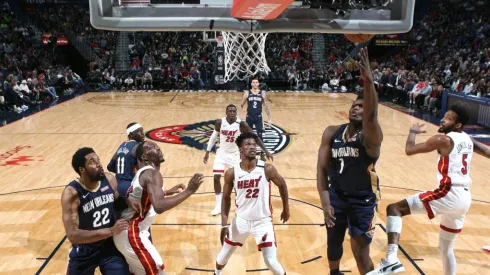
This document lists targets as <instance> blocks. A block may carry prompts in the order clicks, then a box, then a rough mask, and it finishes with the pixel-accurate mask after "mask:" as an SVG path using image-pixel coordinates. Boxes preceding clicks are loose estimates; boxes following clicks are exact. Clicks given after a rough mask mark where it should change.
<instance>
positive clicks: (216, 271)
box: [214, 268, 223, 275]
mask: <svg viewBox="0 0 490 275" xmlns="http://www.w3.org/2000/svg"><path fill="white" fill-rule="evenodd" d="M214 274H215V275H222V274H223V270H219V269H216V268H215V269H214Z"/></svg>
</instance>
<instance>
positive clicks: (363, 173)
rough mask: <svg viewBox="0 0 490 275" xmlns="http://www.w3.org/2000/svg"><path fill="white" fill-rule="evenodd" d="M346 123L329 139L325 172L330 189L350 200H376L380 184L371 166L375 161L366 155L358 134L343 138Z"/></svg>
mask: <svg viewBox="0 0 490 275" xmlns="http://www.w3.org/2000/svg"><path fill="white" fill-rule="evenodd" d="M347 125H348V124H344V125H341V126H340V128H339V130H338V131H337V132H336V133H335V135H334V136H333V138H332V141H331V142H332V144H331V148H332V149H331V153H332V154H331V156H332V157H331V163H330V168H329V171H328V175H329V182H330V184H331V188H333V189H335V190H337V191H339V192H340V193H341V194H345V195H348V196H353V197H371V196H373V195H376V197H377V199H379V183H378V177H377V175H376V171H375V169H374V166H375V164H376V161H377V159H378V158H373V157H371V156H369V155H368V154H367V152H366V149H365V148H364V146H363V145H362V142H361V135H360V133H358V134H357V135H355V136H354V137H352V138H351V139H349V140H346V139H345V134H346V129H347Z"/></svg>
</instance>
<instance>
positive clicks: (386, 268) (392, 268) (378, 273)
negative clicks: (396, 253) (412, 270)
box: [366, 259, 405, 275]
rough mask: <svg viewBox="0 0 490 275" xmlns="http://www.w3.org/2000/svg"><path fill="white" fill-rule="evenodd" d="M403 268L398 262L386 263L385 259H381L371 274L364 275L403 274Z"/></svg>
mask: <svg viewBox="0 0 490 275" xmlns="http://www.w3.org/2000/svg"><path fill="white" fill-rule="evenodd" d="M404 271H405V268H404V267H403V265H402V263H401V262H400V260H398V259H397V260H396V261H394V262H388V261H386V260H385V259H381V262H380V263H379V264H378V266H377V267H376V268H375V269H374V270H373V271H371V272H368V273H367V274H366V275H388V274H395V273H400V272H404Z"/></svg>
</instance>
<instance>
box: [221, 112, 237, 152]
mask: <svg viewBox="0 0 490 275" xmlns="http://www.w3.org/2000/svg"><path fill="white" fill-rule="evenodd" d="M240 122H241V120H240V119H238V118H237V120H236V121H235V122H233V123H232V124H230V123H228V121H226V117H223V118H222V119H221V130H220V132H219V148H218V152H222V153H226V154H235V153H237V152H238V145H236V143H235V140H236V139H237V137H238V136H239V135H240Z"/></svg>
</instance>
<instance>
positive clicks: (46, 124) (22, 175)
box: [0, 93, 490, 275]
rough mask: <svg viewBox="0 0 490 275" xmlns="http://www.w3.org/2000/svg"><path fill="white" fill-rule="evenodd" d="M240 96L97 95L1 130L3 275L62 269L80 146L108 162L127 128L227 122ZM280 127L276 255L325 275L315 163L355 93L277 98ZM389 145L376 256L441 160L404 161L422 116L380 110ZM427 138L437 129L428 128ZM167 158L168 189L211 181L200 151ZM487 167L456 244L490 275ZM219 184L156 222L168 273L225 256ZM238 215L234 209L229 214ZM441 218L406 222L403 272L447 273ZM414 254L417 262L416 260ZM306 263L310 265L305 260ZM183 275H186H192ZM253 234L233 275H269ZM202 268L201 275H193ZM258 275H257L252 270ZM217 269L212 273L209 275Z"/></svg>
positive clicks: (460, 256)
mask: <svg viewBox="0 0 490 275" xmlns="http://www.w3.org/2000/svg"><path fill="white" fill-rule="evenodd" d="M241 97H242V94H241V93H179V94H176V93H89V94H85V95H83V96H80V97H77V98H75V99H73V100H71V101H68V102H66V103H63V104H60V105H58V106H55V107H53V108H50V109H48V110H46V111H43V112H41V113H39V114H36V115H33V116H30V117H27V118H25V119H23V120H21V121H17V122H15V123H13V124H11V125H7V126H5V127H2V128H1V129H0V144H1V147H0V148H1V152H0V153H1V156H0V178H1V183H0V186H1V191H0V274H2V275H3V274H16V275H21V274H36V273H38V272H39V271H40V273H41V274H64V271H65V267H66V261H67V252H68V249H69V247H70V244H69V242H68V241H67V240H64V236H65V234H64V229H63V225H62V222H61V207H60V195H61V192H62V190H63V186H64V185H66V184H67V183H68V182H69V181H71V180H72V179H73V178H75V177H76V174H75V172H74V171H73V170H72V168H71V157H72V154H73V153H74V152H75V150H76V149H77V148H79V147H81V146H91V147H93V148H94V149H95V150H96V152H97V153H98V155H99V157H100V158H101V159H102V160H103V162H104V163H105V165H106V164H107V163H108V161H109V159H110V157H111V156H112V154H113V153H114V151H115V150H116V148H117V146H118V145H119V144H120V143H121V142H122V141H124V140H125V138H126V135H125V127H126V125H127V124H128V123H130V122H133V121H137V122H139V123H141V124H142V125H143V126H144V128H145V130H146V131H147V130H151V129H155V128H159V127H163V126H171V125H181V124H192V123H198V122H202V121H208V120H213V119H217V118H220V117H222V116H223V115H224V112H225V107H226V105H227V104H230V103H234V104H237V105H238V104H239V103H240V99H241ZM269 97H270V99H271V101H272V104H271V110H272V116H273V118H272V121H273V123H274V124H275V125H277V126H279V127H281V128H283V129H284V130H286V131H287V132H288V133H292V134H293V135H291V136H290V138H291V142H290V144H289V145H288V147H287V148H286V149H285V150H284V151H282V152H281V153H279V154H277V155H275V161H274V165H275V166H276V167H277V169H278V171H279V172H280V173H281V174H282V175H283V176H284V177H285V178H286V180H287V184H288V187H289V194H290V198H291V201H290V204H291V219H290V221H289V222H288V224H285V225H282V224H280V221H279V214H277V213H280V211H281V203H280V198H279V197H278V191H277V189H273V194H274V195H276V196H275V197H274V199H273V206H274V208H275V213H276V215H275V217H274V220H275V222H276V223H277V224H278V225H277V226H276V227H275V230H276V234H277V239H278V258H279V261H280V262H281V263H282V264H283V265H284V266H285V267H286V270H287V273H288V274H290V275H294V274H328V269H327V261H326V232H325V227H321V226H320V224H321V223H322V220H323V218H322V211H321V210H320V208H318V206H319V205H320V203H319V198H318V195H317V192H316V181H315V177H316V160H317V150H318V146H319V144H320V138H321V134H322V132H323V130H324V128H325V127H326V126H328V125H331V124H340V123H344V122H346V121H347V120H346V115H347V111H348V109H349V107H350V105H351V102H352V99H353V97H354V96H353V95H350V94H343V95H340V94H315V93H271V94H269ZM379 114H380V122H381V124H382V127H383V131H384V135H385V139H384V142H383V146H382V153H381V158H380V160H379V162H378V165H377V170H378V173H379V176H380V182H381V185H382V201H381V206H380V214H379V219H378V223H379V224H380V226H378V227H377V230H376V234H375V240H374V241H373V244H372V248H371V249H372V258H373V260H374V261H375V262H378V261H379V259H380V258H381V257H382V256H383V255H384V250H385V244H386V235H385V233H384V231H383V226H384V224H385V220H386V211H385V208H386V205H387V204H388V203H391V202H394V201H397V200H400V199H403V198H405V197H406V196H408V195H410V194H413V193H414V192H416V191H418V190H424V189H433V188H434V187H436V185H437V184H436V180H435V172H436V154H435V153H432V154H426V155H420V156H413V157H407V156H406V155H405V154H404V146H405V140H406V135H407V133H408V129H409V126H410V125H411V124H412V123H414V122H416V121H417V119H416V118H414V117H411V116H408V115H406V114H403V113H400V112H398V111H395V110H393V109H390V108H388V107H385V106H380V111H379ZM427 129H428V134H427V136H421V137H418V138H419V139H420V140H422V139H425V138H427V137H428V135H429V134H433V133H435V132H436V129H437V127H436V126H434V125H431V124H428V125H427ZM159 145H160V146H161V148H162V150H163V152H164V154H165V156H166V160H167V161H166V162H165V164H164V166H163V174H164V175H165V177H166V178H165V180H164V184H165V186H167V187H171V186H173V185H174V184H177V183H181V182H182V183H187V181H188V179H189V176H190V175H192V174H193V173H195V172H202V173H204V174H205V175H207V176H211V175H212V163H213V162H212V160H213V158H214V156H212V158H211V161H210V162H209V163H208V164H207V165H205V164H203V163H202V157H203V155H204V151H201V150H198V149H195V148H191V147H189V146H185V145H175V144H169V143H159ZM488 167H490V160H487V159H484V158H483V157H481V156H479V155H476V156H474V159H473V163H472V170H471V176H472V178H473V186H472V190H471V191H472V194H473V199H474V201H473V205H472V207H471V210H470V212H469V213H468V216H467V220H466V224H465V228H464V230H463V232H462V233H461V235H460V237H459V238H458V239H457V242H456V245H455V253H456V257H457V262H458V274H490V255H486V254H484V253H483V252H482V251H481V249H480V248H481V246H482V245H485V244H486V245H490V223H489V222H488V217H489V216H490V204H489V202H488V201H489V200H490V199H488V194H490V185H489V184H488V182H489V181H488V176H489V172H488V171H489V170H488ZM212 190H213V184H212V178H211V177H208V178H207V179H206V182H205V184H203V186H202V188H201V189H200V190H199V192H200V193H199V194H196V195H195V196H193V197H191V198H190V199H189V200H188V201H186V202H185V203H183V204H182V205H181V206H179V207H177V208H176V209H174V210H171V211H169V212H168V213H165V214H163V215H160V216H158V217H157V219H156V224H155V225H154V226H153V227H152V234H153V240H154V243H155V245H156V247H157V248H158V250H159V251H160V253H161V255H162V257H163V259H164V261H165V264H166V266H167V270H168V272H169V274H206V272H205V271H206V270H211V269H213V267H214V262H215V258H216V255H217V253H218V252H219V250H220V244H219V231H220V226H219V224H220V217H211V216H210V215H209V212H210V211H211V210H212V207H213V204H214V195H213V194H212ZM232 209H233V208H232ZM438 221H439V219H435V220H433V221H429V220H428V219H427V217H426V216H413V217H408V218H405V219H404V223H403V232H402V240H401V245H402V248H403V250H404V251H405V252H406V255H403V254H402V253H400V258H401V259H402V261H403V262H404V264H405V266H406V268H407V272H406V274H442V272H441V269H442V268H441V261H440V259H439V255H438V250H437V242H438V229H439V224H438ZM409 259H411V260H412V262H411V261H410V260H409ZM308 260H310V261H309V262H305V261H308ZM186 268H187V269H186ZM263 268H265V265H264V263H263V262H262V259H261V254H260V253H258V252H257V249H256V246H255V245H254V242H253V240H252V239H249V240H248V242H247V243H246V244H245V245H244V247H243V248H241V249H238V250H237V252H236V254H235V255H234V256H233V257H232V259H231V260H230V263H229V265H228V266H227V267H226V269H225V271H226V274H230V275H232V274H233V275H239V274H268V273H267V272H253V271H252V270H257V269H263ZM192 269H201V270H204V273H203V271H198V270H192ZM341 269H342V270H346V271H351V273H347V274H358V271H357V268H356V267H355V261H354V259H353V257H352V253H351V252H350V245H349V243H348V242H346V243H345V247H344V258H343V261H342V268H341ZM246 270H248V271H252V272H246ZM209 274H210V273H209Z"/></svg>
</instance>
